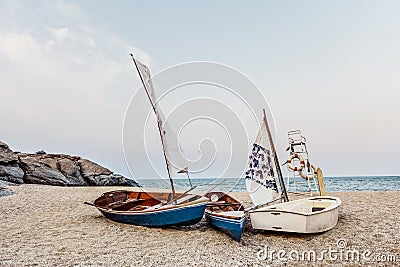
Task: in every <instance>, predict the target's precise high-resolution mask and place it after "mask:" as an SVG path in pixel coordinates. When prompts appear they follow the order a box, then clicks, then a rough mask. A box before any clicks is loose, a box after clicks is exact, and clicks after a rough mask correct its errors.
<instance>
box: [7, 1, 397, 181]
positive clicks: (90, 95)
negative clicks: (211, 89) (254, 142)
mask: <svg viewBox="0 0 400 267" xmlns="http://www.w3.org/2000/svg"><path fill="white" fill-rule="evenodd" d="M398 14H400V2H398V1H252V2H250V3H244V2H241V1H218V2H215V1H118V2H110V1H94V0H88V1H59V0H57V1H7V0H6V1H1V3H0V88H1V89H0V90H1V91H0V92H1V104H0V140H1V141H3V142H6V143H8V144H9V145H10V147H11V148H12V149H13V150H16V151H24V152H35V151H38V150H42V149H43V150H45V151H47V152H49V153H65V154H72V155H80V156H82V157H86V158H89V159H91V160H93V161H95V162H98V163H100V164H102V165H104V166H106V167H108V168H110V169H111V170H113V171H114V172H117V173H121V174H123V175H126V176H128V177H130V176H131V175H130V173H129V170H128V168H127V166H126V164H125V159H124V153H123V150H124V148H123V125H124V118H125V114H126V111H127V110H129V109H128V106H129V104H130V102H131V100H132V99H133V97H134V96H135V95H136V94H137V92H138V90H139V89H140V80H139V78H138V76H137V73H136V72H135V70H134V69H133V66H132V61H131V59H130V57H129V53H134V54H135V56H136V57H137V58H138V59H139V60H140V61H142V62H144V63H146V64H148V65H149V67H150V69H151V72H152V73H153V74H156V73H159V72H161V71H163V70H165V69H166V68H169V67H171V66H175V65H178V64H182V63H186V62H193V61H203V62H216V63H218V64H222V65H224V66H228V67H231V68H233V69H234V70H237V71H239V72H240V73H242V74H244V75H245V76H246V77H248V78H249V79H250V80H251V81H253V82H254V84H256V85H257V86H258V88H259V89H260V90H261V92H262V93H263V94H264V96H265V98H266V100H267V101H268V104H269V107H270V109H271V111H272V114H273V118H274V126H275V139H276V140H275V141H276V147H277V150H278V153H279V158H280V159H281V161H284V160H285V159H286V158H287V156H288V155H287V152H286V151H285V148H286V147H287V132H288V131H289V130H293V129H301V130H302V133H303V134H304V136H305V137H306V138H307V146H308V150H309V152H310V157H311V159H312V161H313V162H315V163H316V164H317V165H318V166H320V167H321V168H322V169H323V171H324V174H325V175H327V176H349V175H352V176H353V175H360V176H361V175H400V165H399V164H398V159H397V158H398V156H397V154H398V152H397V151H396V149H398V148H400V138H398V136H399V135H400V123H399V119H400V107H399V105H398V101H399V98H400V75H399V72H400V49H399V47H400V16H399V15H398ZM242 89H246V88H242ZM205 91H207V90H206V89H204V92H205ZM202 92H203V91H201V92H200V91H199V90H198V91H197V93H196V92H193V93H192V95H190V97H192V98H201V97H202ZM220 96H221V95H220ZM145 101H147V100H143V105H145V104H148V103H147V102H145ZM196 108H197V109H198V111H199V112H200V113H201V109H202V108H206V107H204V106H202V105H199V106H196ZM139 115H140V116H142V115H143V114H139ZM139 115H138V116H139ZM153 120H154V118H153ZM130 122H132V121H130ZM150 122H152V121H151V118H150ZM154 122H155V121H154ZM132 123H134V121H133V122H132ZM240 126H241V125H240ZM140 127H142V125H139V126H138V131H139V132H140V133H142V132H143V129H142V128H140ZM193 127H195V125H193ZM238 127H239V126H238ZM204 128H207V127H201V126H198V127H197V128H196V132H197V135H196V138H194V139H196V140H197V141H198V138H207V133H208V132H211V133H212V131H213V129H214V128H212V127H209V128H208V132H207V131H205V130H204ZM150 129H153V128H150ZM154 129H156V128H154ZM154 129H153V130H154ZM234 129H235V128H234ZM256 130H257V129H250V132H252V133H253V135H254V133H255V132H256ZM149 131H150V130H149ZM149 131H147V132H149ZM215 131H218V130H217V129H216V128H215ZM232 131H235V130H232ZM150 132H151V131H150ZM232 134H234V132H232ZM148 135H149V136H153V137H149V139H150V140H151V141H152V142H151V143H152V144H151V148H150V149H149V153H150V154H151V156H152V157H155V160H154V162H155V163H154V164H155V165H156V168H158V169H160V170H162V169H164V168H165V166H163V162H162V155H161V153H162V152H161V150H160V143H157V142H159V140H157V138H158V137H157V136H156V132H155V134H150V133H149V134H148ZM223 136H224V134H219V135H218V137H215V138H216V139H215V140H216V141H215V142H217V143H218V142H219V141H218V140H222V139H223V138H222V137H223ZM125 137H126V136H125ZM152 138H153V139H152ZM221 142H222V146H224V145H226V144H225V143H224V142H225V141H223V140H222V141H221ZM217 145H218V144H217ZM157 147H158V148H157ZM196 149H197V148H196ZM220 151H222V152H223V151H224V150H223V149H220ZM134 152H135V151H134ZM225 152H226V151H225ZM225 152H224V153H225ZM224 153H222V154H221V155H224V157H225V154H224ZM133 154H134V155H135V157H137V158H138V162H140V160H141V159H142V158H144V157H146V155H142V154H140V153H136V154H135V153H133ZM241 162H242V163H243V161H241ZM243 164H245V162H244V163H243ZM216 165H218V164H217V163H216ZM221 166H222V165H221ZM221 166H219V167H221ZM137 167H138V168H140V164H139V165H137ZM216 167H218V166H216ZM217 169H218V168H217ZM146 172H147V170H146V169H145V168H143V170H141V172H140V173H146ZM207 175H212V173H207ZM215 175H218V174H215ZM135 178H137V177H135Z"/></svg>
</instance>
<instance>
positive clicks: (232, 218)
mask: <svg viewBox="0 0 400 267" xmlns="http://www.w3.org/2000/svg"><path fill="white" fill-rule="evenodd" d="M205 216H210V217H216V218H217V219H224V220H225V221H228V220H229V221H233V222H234V223H239V224H240V223H241V222H242V221H244V220H246V215H244V216H243V217H233V216H229V217H228V216H218V215H216V214H215V213H211V212H207V211H206V212H205Z"/></svg>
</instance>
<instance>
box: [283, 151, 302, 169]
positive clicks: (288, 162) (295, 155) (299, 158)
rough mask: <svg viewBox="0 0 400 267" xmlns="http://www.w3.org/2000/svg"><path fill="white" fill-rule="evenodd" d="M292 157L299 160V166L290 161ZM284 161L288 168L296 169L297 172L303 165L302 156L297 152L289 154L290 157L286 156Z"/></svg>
mask: <svg viewBox="0 0 400 267" xmlns="http://www.w3.org/2000/svg"><path fill="white" fill-rule="evenodd" d="M293 159H298V160H299V161H300V166H294V164H293V163H292V161H293ZM286 163H287V166H288V168H289V169H291V170H292V171H298V172H301V170H302V169H303V168H304V166H305V163H304V160H303V158H302V157H301V156H300V155H299V154H297V153H294V154H292V155H290V157H289V158H288V160H287V161H286Z"/></svg>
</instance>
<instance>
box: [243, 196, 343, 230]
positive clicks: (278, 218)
mask: <svg viewBox="0 0 400 267" xmlns="http://www.w3.org/2000/svg"><path fill="white" fill-rule="evenodd" d="M328 202H329V203H328ZM340 204H341V202H340V199H338V198H334V197H314V198H307V199H300V200H295V201H291V202H286V203H280V204H277V205H272V206H269V207H265V208H260V209H256V210H253V211H250V212H249V214H250V219H251V224H252V227H253V228H254V229H262V230H269V231H281V232H296V233H319V232H325V231H328V230H330V229H332V228H333V227H335V226H336V224H337V222H338V215H339V206H340ZM319 206H320V207H324V208H323V209H322V208H321V209H319V208H318V207H319ZM313 209H316V210H317V211H314V212H313V211H312V210H313ZM306 210H308V211H306Z"/></svg>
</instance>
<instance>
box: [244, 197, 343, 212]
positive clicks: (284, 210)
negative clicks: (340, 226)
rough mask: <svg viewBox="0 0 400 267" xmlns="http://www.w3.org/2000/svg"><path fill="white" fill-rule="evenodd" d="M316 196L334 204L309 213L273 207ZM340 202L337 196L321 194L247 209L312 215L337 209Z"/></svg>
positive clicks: (315, 198)
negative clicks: (323, 195) (322, 195)
mask: <svg viewBox="0 0 400 267" xmlns="http://www.w3.org/2000/svg"><path fill="white" fill-rule="evenodd" d="M318 198H319V199H323V200H325V199H327V200H333V201H335V204H334V205H332V206H331V207H329V206H328V207H327V208H324V209H323V210H319V211H315V212H311V213H307V212H301V211H293V210H287V209H283V208H281V209H275V208H274V207H275V206H277V205H280V204H284V203H290V202H292V203H293V202H301V201H304V200H311V201H314V200H317V199H318ZM341 204H342V201H341V200H340V198H338V197H330V196H327V197H321V196H316V197H311V198H302V199H297V200H294V201H289V202H283V203H279V204H275V205H271V206H266V207H262V208H259V209H255V210H251V211H249V213H260V212H280V213H291V214H298V215H303V216H313V215H317V214H321V213H325V212H328V211H332V210H335V209H338V208H339V207H340V205H341Z"/></svg>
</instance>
